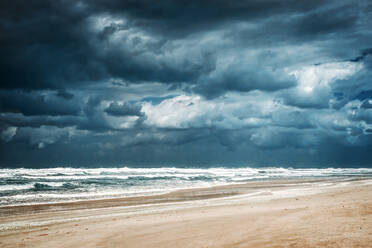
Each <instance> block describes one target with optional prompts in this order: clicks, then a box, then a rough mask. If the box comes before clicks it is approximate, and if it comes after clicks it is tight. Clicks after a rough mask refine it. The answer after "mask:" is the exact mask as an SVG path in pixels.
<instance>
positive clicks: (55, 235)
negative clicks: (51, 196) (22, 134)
mask: <svg viewBox="0 0 372 248" xmlns="http://www.w3.org/2000/svg"><path fill="white" fill-rule="evenodd" d="M0 247H48V248H57V247H141V248H144V247H155V248H156V247H172V248H183V247H254V248H256V247H347V248H351V247H372V180H371V179H363V180H359V179H358V180H350V179H348V180H347V181H345V180H334V179H332V180H321V181H315V180H302V181H272V182H251V183H247V184H241V185H230V186H223V187H214V188H208V189H193V190H183V191H177V192H173V193H170V194H164V195H160V196H148V197H133V198H125V199H111V200H100V201H86V202H75V203H63V204H44V205H37V206H36V205H34V206H23V207H6V208H0Z"/></svg>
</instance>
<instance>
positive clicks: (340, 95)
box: [0, 0, 372, 167]
mask: <svg viewBox="0 0 372 248" xmlns="http://www.w3.org/2000/svg"><path fill="white" fill-rule="evenodd" d="M371 23H372V2H371V1H367V0H366V1H364V0H360V1H342V0H335V1H331V0H330V1H319V0H312V1H297V0H286V1H276V0H242V1H226V0H210V1H200V0H198V1H194V0H178V1H171V0H159V1H147V0H96V1H88V0H71V1H69V0H53V1H51V0H50V1H48V0H40V1H38V0H30V1H23V0H11V1H10V0H9V1H8V0H5V1H1V2H0V54H1V56H0V75H1V80H0V166H1V167H13V166H14V167H19V166H23V167H45V166H47V167H50V166H101V167H102V166H113V165H115V166H122V165H127V166H146V167H151V166H226V167H227V166H291V167H330V166H332V167H350V166H351V167H360V166H361V167H372V155H371V153H372V29H371Z"/></svg>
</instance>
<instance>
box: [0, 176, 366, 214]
mask: <svg viewBox="0 0 372 248" xmlns="http://www.w3.org/2000/svg"><path fill="white" fill-rule="evenodd" d="M369 179H372V177H360V176H359V177H348V176H339V177H322V178H319V177H304V178H287V179H282V178H281V179H267V180H266V179H264V180H262V179H261V180H250V181H246V182H240V183H230V184H222V185H213V186H209V187H193V188H184V189H176V190H174V191H168V192H164V193H158V194H149V195H134V196H128V197H111V198H99V199H83V200H73V201H61V202H45V203H44V202H42V203H26V204H16V205H5V206H0V217H2V216H4V215H7V214H8V213H10V214H16V213H17V212H23V213H24V212H25V211H26V212H27V211H33V212H37V211H44V210H48V209H53V208H58V209H66V210H68V209H70V208H72V209H86V208H91V206H93V205H94V207H95V208H107V207H117V206H135V205H145V204H156V203H168V202H169V203H170V202H184V201H190V200H191V201H192V200H203V199H211V198H221V197H228V196H234V195H241V194H246V193H249V192H250V191H253V190H259V189H265V188H266V189H267V188H272V187H287V186H289V185H291V186H301V185H305V184H309V183H313V184H316V183H326V182H328V183H336V182H351V181H365V180H369Z"/></svg>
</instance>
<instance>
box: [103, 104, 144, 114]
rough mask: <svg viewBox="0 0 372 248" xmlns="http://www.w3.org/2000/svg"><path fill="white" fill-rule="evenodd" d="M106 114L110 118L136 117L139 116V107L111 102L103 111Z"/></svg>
mask: <svg viewBox="0 0 372 248" xmlns="http://www.w3.org/2000/svg"><path fill="white" fill-rule="evenodd" d="M104 111H105V112H106V113H107V114H109V115H112V116H128V115H136V116H141V115H142V114H141V106H139V105H132V104H129V103H126V102H125V103H123V104H119V103H117V102H113V103H111V104H110V106H108V107H107V108H106V109H105V110H104Z"/></svg>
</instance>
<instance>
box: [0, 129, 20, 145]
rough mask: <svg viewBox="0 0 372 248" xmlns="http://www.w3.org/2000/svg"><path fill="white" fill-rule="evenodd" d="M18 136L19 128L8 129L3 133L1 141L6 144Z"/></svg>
mask: <svg viewBox="0 0 372 248" xmlns="http://www.w3.org/2000/svg"><path fill="white" fill-rule="evenodd" d="M16 134H17V127H7V128H6V129H5V130H3V131H2V132H1V139H2V140H4V141H5V142H9V141H11V140H12V138H13V137H14V135H16Z"/></svg>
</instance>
